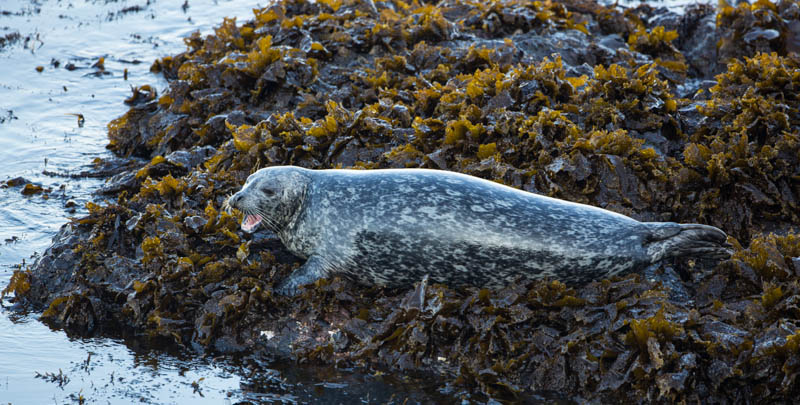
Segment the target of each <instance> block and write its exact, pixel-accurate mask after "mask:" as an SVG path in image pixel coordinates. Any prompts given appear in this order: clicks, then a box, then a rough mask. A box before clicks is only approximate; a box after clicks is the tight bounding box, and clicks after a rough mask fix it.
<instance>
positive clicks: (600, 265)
mask: <svg viewBox="0 0 800 405" xmlns="http://www.w3.org/2000/svg"><path fill="white" fill-rule="evenodd" d="M227 205H228V206H229V207H232V208H236V209H238V210H240V211H241V212H242V213H243V214H244V219H243V220H242V229H243V230H244V231H246V232H253V231H254V230H255V229H256V228H257V227H258V226H259V225H260V224H263V225H264V226H265V227H266V228H268V229H269V230H271V231H273V232H275V233H276V234H277V235H278V237H279V238H280V240H281V241H282V242H283V244H284V245H285V246H286V248H287V249H288V250H289V251H291V252H292V253H294V254H296V255H297V256H299V257H302V258H305V259H307V260H306V262H305V264H303V266H301V267H300V268H299V269H297V270H295V271H294V272H293V273H292V274H291V276H289V277H288V278H287V279H286V280H284V281H283V282H282V283H281V284H280V285H279V287H278V292H279V293H282V294H288V295H293V294H295V293H296V292H297V288H298V287H299V286H300V285H303V284H308V283H311V282H313V281H315V280H317V279H319V278H323V277H327V276H330V275H333V274H339V275H342V276H344V277H346V278H349V279H352V280H354V281H356V282H360V283H362V284H369V285H375V284H378V285H387V286H407V285H410V284H412V283H414V282H416V281H419V280H421V279H422V278H423V277H425V276H426V275H427V276H428V277H429V280H430V281H431V282H438V283H444V284H448V285H465V284H467V285H475V286H483V287H499V286H503V285H506V284H507V283H509V282H510V281H511V280H515V279H517V278H518V276H520V275H522V276H525V277H527V278H530V279H540V278H552V279H558V280H561V281H562V282H564V283H570V284H579V283H586V282H588V281H591V280H598V279H604V278H607V277H611V276H614V275H622V274H625V273H629V272H632V271H637V270H641V269H643V268H645V267H647V266H649V265H651V264H654V263H657V262H658V261H660V260H662V259H664V258H668V257H674V256H696V257H705V258H714V259H723V258H727V257H729V256H730V253H731V251H730V245H728V244H726V242H725V241H726V238H727V237H726V235H725V233H724V232H723V231H721V230H720V229H718V228H715V227H712V226H708V225H701V224H677V223H673V222H639V221H636V220H634V219H632V218H630V217H627V216H624V215H621V214H617V213H614V212H611V211H607V210H604V209H601V208H597V207H592V206H589V205H583V204H577V203H572V202H568V201H563V200H558V199H555V198H550V197H545V196H541V195H536V194H532V193H528V192H525V191H521V190H517V189H514V188H511V187H507V186H504V185H501V184H498V183H495V182H491V181H488V180H483V179H479V178H476V177H472V176H468V175H465V174H460V173H454V172H447V171H438V170H427V169H386V170H309V169H304V168H300V167H294V166H276V167H269V168H264V169H261V170H259V171H257V172H255V173H253V174H252V175H251V176H250V177H249V178H248V179H247V181H246V182H245V184H244V186H243V187H242V189H241V190H240V191H238V192H237V193H236V194H234V195H232V196H231V197H230V198H229V199H228V200H227Z"/></svg>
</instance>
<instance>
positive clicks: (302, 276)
mask: <svg viewBox="0 0 800 405" xmlns="http://www.w3.org/2000/svg"><path fill="white" fill-rule="evenodd" d="M327 275H328V272H327V271H326V270H325V262H323V261H322V259H320V258H319V256H314V255H312V256H311V257H309V258H308V260H306V263H305V264H304V265H302V266H300V268H299V269H297V270H295V271H294V272H293V273H292V274H290V275H289V277H286V279H285V280H283V281H281V283H280V285H278V288H276V289H275V291H276V292H277V293H278V294H280V295H288V296H290V297H293V296H295V295H297V293H298V292H299V290H298V288H299V287H300V286H301V285H306V284H311V283H313V282H315V281H317V280H319V279H321V278H325V277H326V276H327Z"/></svg>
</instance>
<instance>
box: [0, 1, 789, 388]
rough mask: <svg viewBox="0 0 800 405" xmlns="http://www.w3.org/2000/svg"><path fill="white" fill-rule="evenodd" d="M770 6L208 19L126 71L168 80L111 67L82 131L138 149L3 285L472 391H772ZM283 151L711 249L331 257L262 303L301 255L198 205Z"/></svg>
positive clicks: (193, 334)
mask: <svg viewBox="0 0 800 405" xmlns="http://www.w3.org/2000/svg"><path fill="white" fill-rule="evenodd" d="M797 7H798V6H797V4H796V3H795V2H793V1H784V0H782V1H781V2H779V3H777V4H773V3H769V2H767V1H762V0H759V1H758V2H756V3H755V4H753V5H750V4H746V3H741V4H740V5H738V6H737V7H735V8H734V7H731V6H728V5H726V4H724V3H723V4H721V5H720V7H719V10H717V14H716V17H715V16H714V10H713V9H712V8H710V7H708V6H691V7H690V8H689V9H688V10H687V12H686V13H685V14H683V15H682V16H681V15H678V14H675V13H672V12H669V11H667V10H666V9H655V8H652V7H649V6H646V5H643V6H639V7H636V8H629V9H622V8H617V7H603V6H600V5H598V4H596V3H594V2H591V1H582V0H570V1H566V2H559V3H556V2H551V1H549V0H548V1H533V2H531V1H524V0H519V1H517V0H514V1H505V2H494V3H480V2H467V1H455V0H453V1H444V2H439V3H438V4H437V5H435V6H434V5H431V4H422V3H419V2H412V3H406V2H403V1H399V0H398V1H394V0H392V1H381V2H374V3H373V2H361V1H347V0H345V1H339V0H321V1H317V2H307V1H303V0H284V1H281V2H278V3H276V4H274V5H271V6H269V7H266V8H261V9H256V10H254V18H253V19H252V20H251V21H247V22H244V23H241V24H240V23H239V22H237V21H235V20H233V19H225V20H224V21H223V22H222V24H221V25H220V26H219V27H218V28H217V29H216V30H215V32H214V34H212V35H208V36H205V37H203V36H201V35H200V34H193V35H192V36H190V37H189V38H187V39H186V44H187V50H186V52H184V53H181V54H179V55H175V56H169V57H165V58H162V59H160V60H158V61H156V62H155V63H154V64H153V65H152V70H153V71H154V72H160V73H161V74H163V75H164V77H165V78H167V80H168V81H169V83H170V85H169V88H168V89H166V91H164V92H163V94H161V96H160V97H158V96H157V95H156V93H155V92H154V91H152V88H150V87H144V86H143V87H139V88H135V89H133V91H134V95H133V96H132V97H131V99H130V100H129V103H130V104H131V109H130V111H129V112H128V113H126V114H125V115H124V116H122V117H120V118H118V119H117V120H115V121H113V122H111V123H110V124H109V139H110V143H109V149H111V150H112V151H113V152H114V153H115V154H117V155H119V156H121V157H130V156H133V157H138V158H141V159H143V162H142V163H136V162H138V160H133V162H134V163H131V166H130V167H128V168H127V169H126V170H125V171H124V172H122V173H118V172H113V173H111V172H109V175H114V177H112V178H111V179H110V180H109V182H108V184H107V186H106V187H105V188H104V189H103V190H102V192H103V193H104V194H105V195H106V196H107V197H110V198H112V202H109V203H107V204H104V205H97V204H90V205H89V215H88V216H87V217H84V218H77V219H75V220H73V221H72V222H71V223H70V224H68V225H66V226H65V227H64V228H63V230H62V231H61V232H60V233H59V235H58V236H57V237H56V239H55V240H54V244H53V246H52V247H51V248H50V249H49V250H48V251H47V252H46V253H45V254H44V255H43V256H42V257H41V258H40V259H39V260H38V261H37V262H36V264H35V265H33V266H31V267H30V268H26V269H21V270H20V271H18V272H16V273H15V275H14V276H13V278H12V282H11V284H10V285H9V286H8V288H7V289H6V293H9V292H13V293H14V294H15V296H16V299H17V301H18V302H20V303H27V304H31V305H34V306H36V307H38V308H41V309H44V310H45V311H44V313H43V318H45V319H47V320H49V321H50V322H52V323H54V324H56V325H59V326H62V327H65V328H66V329H68V330H70V331H72V332H77V333H90V332H91V333H117V332H118V331H120V330H123V331H127V332H133V333H136V334H139V335H145V336H150V337H152V338H156V339H166V340H171V341H173V342H175V343H177V344H179V345H184V346H190V347H194V348H196V349H197V350H200V351H222V352H238V351H246V350H247V351H251V350H256V351H261V353H278V354H280V355H283V356H289V357H292V358H294V359H296V360H297V361H301V362H305V361H314V362H323V363H329V364H336V365H339V366H354V365H357V366H363V367H367V368H369V367H374V368H376V369H386V368H390V369H396V370H402V371H410V370H423V371H430V372H434V373H437V374H438V375H441V376H442V377H443V378H446V379H449V380H450V381H451V382H452V383H453V385H454V386H455V387H457V389H459V390H461V391H462V392H466V393H469V394H478V395H483V396H486V397H492V398H496V399H508V400H514V399H521V398H523V397H524V396H526V395H528V394H530V393H531V392H538V391H542V390H545V391H558V392H560V393H563V394H564V395H566V396H570V397H575V398H581V399H585V400H597V401H624V402H701V401H712V402H721V403H730V402H748V401H749V402H756V401H759V402H764V401H782V402H787V401H791V400H793V399H794V398H795V397H796V396H797V395H798V394H800V392H798V384H797V382H796V378H797V373H798V371H799V370H800V366H799V365H798V361H797V359H798V358H800V357H798V350H800V349H798V347H799V346H798V343H799V342H800V338H798V330H800V325H799V324H800V310H798V302H797V298H796V297H797V296H798V293H800V292H799V291H798V288H799V286H798V280H799V279H800V237H798V236H797V233H796V232H797V231H798V229H797V224H798V223H800V218H798V212H800V211H799V210H798V198H800V171H799V170H800V149H799V148H800V146H799V145H800V143H799V139H800V138H799V137H800V132H799V131H800V130H798V128H800V122H798V117H800V113H798V109H800V100H798V97H797V89H798V86H800V81H799V80H800V62H798V59H797V56H796V53H793V51H794V48H793V47H794V45H793V44H794V42H797V41H796V38H795V37H796V34H797V32H798V31H797V30H796V29H795V28H797V27H796V25H797V18H798V17H797V15H798V14H797V13H796V11H797ZM713 18H716V19H717V24H716V25H714V24H713V23H712V21H711V20H712V19H713ZM748 24H749V25H748ZM773 31H774V32H773ZM776 33H777V35H776ZM720 38H721V39H722V42H721V43H720V48H719V50H718V49H717V48H716V43H717V40H718V39H720ZM795 45H796V44H795ZM762 51H769V52H774V53H765V52H762ZM729 58H733V59H731V60H730V61H728V59H729ZM725 62H727V65H726V64H725ZM714 74H718V75H717V76H713V75H714ZM712 77H713V78H714V80H713V81H711V80H710V79H711V78H712ZM102 163H103V162H97V164H101V165H102ZM286 164H293V165H300V166H304V167H309V168H319V169H322V168H332V167H349V168H355V169H373V168H390V167H427V168H436V169H445V170H455V171H460V172H464V173H468V174H472V175H476V176H479V177H483V178H487V179H491V180H494V181H498V182H501V183H504V184H508V185H510V186H513V187H517V188H520V189H524V190H527V191H531V192H536V193H542V194H546V195H549V196H554V197H560V198H565V199H568V200H572V201H577V202H582V203H587V204H592V205H596V206H600V207H604V208H607V209H611V210H614V211H617V212H620V213H624V214H626V215H630V216H632V217H634V218H637V219H640V220H647V221H679V222H702V223H708V224H712V225H715V226H718V227H720V228H722V229H724V230H725V231H726V232H728V234H729V235H731V239H730V242H731V243H732V244H733V245H734V246H735V249H736V253H735V255H734V256H733V257H732V258H731V259H730V260H727V261H724V262H722V263H719V264H714V263H703V262H700V261H697V262H696V261H691V260H677V261H675V262H672V263H663V264H662V265H661V266H660V267H659V268H657V269H648V272H647V275H646V277H643V276H640V275H630V276H628V277H625V278H614V279H610V280H597V281H595V282H592V283H590V284H589V285H586V286H566V285H564V284H562V283H560V282H558V281H556V280H551V281H546V282H539V283H523V282H520V283H512V284H511V285H509V286H507V287H505V288H502V289H498V290H486V289H480V288H479V286H476V287H474V288H461V289H452V288H450V287H448V286H444V285H429V284H428V283H427V282H421V283H420V284H418V285H417V286H416V287H415V288H414V289H413V290H390V289H383V288H379V287H369V286H357V285H354V284H352V283H351V282H349V281H347V280H344V279H339V278H333V279H329V280H320V281H318V282H316V283H315V284H314V285H310V286H307V287H306V288H305V289H304V290H303V293H302V295H301V296H300V297H296V298H286V297H282V296H277V295H276V294H274V292H273V286H274V285H275V283H276V282H278V281H280V280H281V279H282V278H283V277H285V276H286V275H287V274H289V272H291V271H292V270H293V269H294V268H296V267H297V266H299V265H300V262H301V261H300V260H299V259H297V258H295V257H293V256H292V255H291V254H289V253H288V252H287V251H286V250H284V249H283V247H282V246H281V245H280V242H279V240H278V239H277V237H276V236H275V235H273V234H270V233H267V232H259V233H256V234H255V235H252V236H247V235H245V234H244V233H242V232H241V231H240V230H239V224H238V222H239V220H240V218H239V217H238V215H239V214H238V213H235V212H234V213H227V212H224V211H223V210H221V207H222V203H223V201H224V199H225V197H226V196H227V195H229V194H231V193H232V192H234V191H236V190H237V189H238V188H239V187H240V186H241V184H242V183H243V182H244V180H245V179H246V177H247V176H248V175H249V174H250V173H251V172H252V171H253V170H255V169H256V168H259V167H263V166H270V165H286ZM8 186H12V185H11V184H9V185H8Z"/></svg>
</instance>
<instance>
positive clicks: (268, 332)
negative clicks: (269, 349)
mask: <svg viewBox="0 0 800 405" xmlns="http://www.w3.org/2000/svg"><path fill="white" fill-rule="evenodd" d="M261 337H265V338H267V340H270V339H272V338H274V337H275V332H273V331H271V330H262V331H261Z"/></svg>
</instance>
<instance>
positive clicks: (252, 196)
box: [225, 166, 311, 232]
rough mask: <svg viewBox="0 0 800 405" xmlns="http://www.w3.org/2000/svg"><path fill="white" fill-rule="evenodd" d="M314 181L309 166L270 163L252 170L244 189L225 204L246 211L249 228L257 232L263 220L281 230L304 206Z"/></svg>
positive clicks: (271, 228)
mask: <svg viewBox="0 0 800 405" xmlns="http://www.w3.org/2000/svg"><path fill="white" fill-rule="evenodd" d="M310 181H311V178H310V175H309V173H308V170H306V169H303V168H299V167H293V166H275V167H267V168H264V169H261V170H259V171H257V172H255V173H253V174H251V175H250V177H248V178H247V181H246V182H245V183H244V186H242V189H241V190H239V191H238V192H237V193H236V194H234V195H232V196H230V197H229V198H228V200H226V201H225V206H226V208H236V209H238V210H239V211H241V212H242V213H243V214H244V219H243V220H242V230H244V231H245V232H253V231H254V230H255V229H256V228H257V227H258V225H259V224H261V223H263V224H264V226H266V227H267V228H269V229H270V230H271V231H273V232H278V231H280V230H281V229H283V228H284V227H285V226H286V224H288V223H289V222H290V221H291V219H292V218H293V217H294V216H295V215H296V214H297V212H298V211H299V210H300V208H301V207H302V202H303V198H304V197H305V193H306V188H307V186H308V183H309V182H310Z"/></svg>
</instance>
